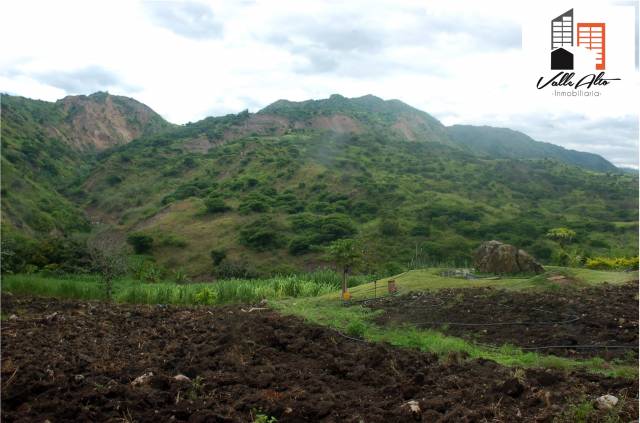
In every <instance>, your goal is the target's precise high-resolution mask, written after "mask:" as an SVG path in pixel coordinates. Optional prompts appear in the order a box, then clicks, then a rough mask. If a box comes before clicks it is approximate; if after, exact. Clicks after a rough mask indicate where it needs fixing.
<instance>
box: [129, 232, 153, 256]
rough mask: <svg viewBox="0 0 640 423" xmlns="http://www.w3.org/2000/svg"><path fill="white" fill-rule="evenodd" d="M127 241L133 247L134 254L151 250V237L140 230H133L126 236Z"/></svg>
mask: <svg viewBox="0 0 640 423" xmlns="http://www.w3.org/2000/svg"><path fill="white" fill-rule="evenodd" d="M127 243H128V244H129V245H131V246H132V247H133V251H135V253H136V254H145V253H148V252H149V251H151V247H152V246H153V238H152V237H151V236H149V235H146V234H143V233H141V232H134V233H132V234H129V236H127Z"/></svg>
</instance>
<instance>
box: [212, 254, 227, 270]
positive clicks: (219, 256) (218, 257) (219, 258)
mask: <svg viewBox="0 0 640 423" xmlns="http://www.w3.org/2000/svg"><path fill="white" fill-rule="evenodd" d="M226 257H227V252H226V251H225V250H211V260H213V265H214V266H218V265H219V264H220V263H221V262H222V260H224V259H225V258H226Z"/></svg>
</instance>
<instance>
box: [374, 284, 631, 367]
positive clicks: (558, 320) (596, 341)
mask: <svg viewBox="0 0 640 423" xmlns="http://www.w3.org/2000/svg"><path fill="white" fill-rule="evenodd" d="M637 294H638V282H637V281H635V282H633V283H628V284H624V285H609V284H604V285H602V286H599V287H594V288H586V289H565V290H559V291H546V292H513V291H504V290H498V289H493V288H463V289H443V290H439V291H434V292H419V293H410V294H407V295H403V296H400V297H388V298H383V299H380V300H376V301H371V302H368V303H367V305H368V306H369V307H371V308H375V309H382V310H384V311H385V313H384V314H383V315H382V316H380V317H379V318H378V320H377V322H378V323H379V324H383V325H389V324H400V323H411V324H415V325H417V326H421V327H428V328H434V329H438V330H441V331H442V332H444V333H447V334H450V335H454V336H459V337H463V338H466V339H470V340H473V341H476V342H481V343H487V344H492V345H503V344H507V343H508V344H512V345H517V346H520V347H524V348H540V347H545V346H582V345H600V346H602V345H611V346H615V348H610V349H602V348H598V349H591V348H580V347H569V348H549V349H539V350H534V351H537V352H540V353H551V354H555V355H564V356H569V357H572V356H575V357H584V356H601V357H603V358H605V359H613V358H618V359H624V360H627V361H635V362H637V359H638V350H637V349H629V348H628V347H637V346H638V297H637ZM447 322H449V323H448V324H447ZM513 323H518V324H513ZM620 347H625V348H620Z"/></svg>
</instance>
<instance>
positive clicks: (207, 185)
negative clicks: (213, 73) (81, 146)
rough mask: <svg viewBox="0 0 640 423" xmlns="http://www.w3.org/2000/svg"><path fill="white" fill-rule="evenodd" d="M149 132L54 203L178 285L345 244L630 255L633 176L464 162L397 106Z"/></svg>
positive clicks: (538, 163) (315, 104) (94, 166)
mask: <svg viewBox="0 0 640 423" xmlns="http://www.w3.org/2000/svg"><path fill="white" fill-rule="evenodd" d="M4 122H5V116H4V114H3V127H4ZM11 125H16V123H15V122H14V123H11ZM163 128H164V129H163V130H160V131H157V132H156V131H151V132H155V133H152V134H142V135H141V136H140V137H139V138H137V139H135V140H133V141H132V142H129V143H127V144H122V145H117V146H115V147H111V148H109V149H106V150H104V151H103V152H101V153H100V154H99V155H98V156H97V158H96V159H95V160H96V161H95V163H94V162H92V161H86V160H85V161H80V162H81V163H87V165H86V168H84V170H83V172H80V174H76V175H74V176H75V179H73V182H70V183H69V185H67V187H68V188H66V189H65V190H61V191H59V192H60V193H61V195H63V196H64V198H65V201H67V202H68V203H69V204H70V209H72V210H74V212H77V213H80V210H82V211H83V212H85V213H86V214H87V216H88V219H89V220H90V221H91V222H93V223H94V232H95V231H96V230H97V229H98V228H99V229H100V231H102V233H105V232H107V233H110V234H112V236H113V239H115V240H118V242H122V243H124V242H125V241H124V240H125V239H126V237H127V235H130V234H131V233H142V234H146V235H148V236H150V237H151V238H152V239H153V242H152V246H151V249H150V252H149V254H151V255H152V256H153V257H154V258H155V260H156V261H157V262H158V263H159V264H160V265H162V266H164V267H166V268H168V269H179V268H183V269H185V270H186V271H187V272H188V273H189V274H190V275H192V276H200V277H202V278H207V277H211V275H212V274H214V273H215V274H218V275H225V276H234V275H238V276H242V275H248V274H256V273H257V274H266V273H273V272H289V271H293V270H299V269H309V268H315V267H318V266H320V265H322V264H323V263H325V258H324V247H325V246H327V245H328V244H329V243H330V242H332V241H334V240H336V239H340V238H345V237H348V238H356V239H358V240H360V241H362V244H363V245H364V246H365V249H366V254H365V260H364V264H363V270H365V271H369V272H371V271H395V270H400V269H402V268H404V267H406V266H407V265H408V264H410V263H413V264H419V263H431V262H440V263H441V262H451V263H454V262H455V263H463V262H465V261H467V260H469V258H470V254H471V251H472V250H473V249H474V248H475V247H476V246H477V245H478V243H479V242H481V241H483V240H486V239H500V240H503V241H506V242H511V243H515V244H517V245H518V246H520V247H522V248H525V249H527V250H529V251H530V252H532V253H533V254H534V255H536V256H537V257H538V258H540V259H541V260H543V261H544V262H554V263H563V264H566V263H567V262H568V260H576V259H579V256H588V255H634V254H635V252H636V248H637V218H638V213H637V209H638V201H637V200H638V199H637V195H636V187H637V181H638V180H637V176H635V175H631V174H619V173H609V174H605V173H600V172H594V171H592V170H589V169H586V168H584V167H579V166H574V165H570V164H567V163H563V162H562V161H560V160H559V159H550V158H531V159H519V158H513V157H501V156H500V155H498V154H496V157H492V156H491V155H488V154H485V153H482V154H480V153H479V152H477V151H471V150H469V149H468V148H464V146H461V145H460V143H458V142H456V141H455V140H454V139H453V137H452V136H451V135H450V131H449V130H448V129H447V128H446V127H444V126H443V125H442V124H441V123H440V122H438V121H437V120H436V119H434V118H433V117H431V116H430V115H428V114H427V113H424V112H421V111H419V110H417V109H414V108H412V107H410V106H408V105H406V104H404V103H402V102H399V101H397V100H392V101H384V100H381V99H379V98H376V97H374V96H365V97H360V98H356V99H347V98H344V97H342V96H338V95H334V96H331V97H330V98H329V99H326V100H319V101H305V102H289V101H285V100H280V101H278V102H276V103H273V104H272V105H270V106H268V107H266V108H264V109H263V110H261V111H260V112H258V113H255V114H251V113H248V112H242V113H240V114H237V115H228V116H223V117H215V118H213V117H211V118H206V119H204V120H202V121H199V122H196V123H192V124H187V125H184V126H176V127H171V126H168V125H167V126H166V127H163ZM3 135H4V133H3ZM8 151H9V150H7V152H8ZM66 151H67V150H65V152H66ZM69 151H70V153H69V154H75V153H72V152H71V151H76V150H69ZM2 154H3V164H4V162H5V148H4V145H3V152H2ZM69 157H73V156H69ZM60 160H69V159H68V158H67V157H66V156H64V158H60ZM603 160H604V159H603ZM56 163H59V162H56ZM15 166H20V163H18V164H17V165H15ZM3 171H4V170H3ZM38 177H39V178H41V179H43V178H44V179H46V178H45V174H44V173H43V172H42V171H40V172H38ZM65 180H71V179H65ZM2 186H3V190H4V188H5V181H4V178H3V185H2ZM33 196H34V197H37V195H36V193H34V194H33ZM4 197H5V196H4V195H3V200H5V201H4V203H8V204H10V206H9V207H14V206H13V204H12V202H13V201H14V199H13V198H12V196H11V193H10V191H9V194H8V195H6V199H5V198H4ZM61 204H62V203H61ZM4 206H5V204H3V215H4ZM54 221H55V219H54ZM611 222H618V223H615V224H614V223H611ZM3 225H4V223H3ZM29 226H30V227H33V225H32V224H31V225H29ZM561 226H566V227H569V228H571V229H573V230H575V231H576V232H577V236H576V238H575V240H574V241H573V243H572V244H571V245H569V246H564V247H563V246H561V245H560V244H558V243H556V242H555V241H552V240H550V239H547V237H546V236H545V235H546V233H547V231H548V230H549V229H551V228H554V227H561ZM212 252H213V258H212ZM214 262H217V265H214Z"/></svg>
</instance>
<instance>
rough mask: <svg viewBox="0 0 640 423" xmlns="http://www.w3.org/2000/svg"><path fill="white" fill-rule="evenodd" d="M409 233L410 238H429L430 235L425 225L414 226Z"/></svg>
mask: <svg viewBox="0 0 640 423" xmlns="http://www.w3.org/2000/svg"><path fill="white" fill-rule="evenodd" d="M409 233H410V234H411V236H429V235H430V234H431V230H430V229H429V227H428V226H427V225H416V226H414V227H413V228H411V231H410V232H409Z"/></svg>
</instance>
